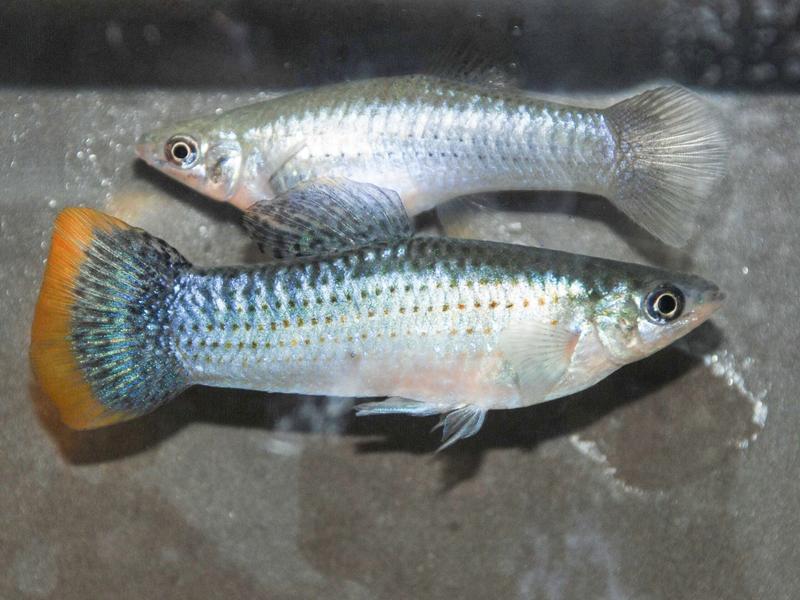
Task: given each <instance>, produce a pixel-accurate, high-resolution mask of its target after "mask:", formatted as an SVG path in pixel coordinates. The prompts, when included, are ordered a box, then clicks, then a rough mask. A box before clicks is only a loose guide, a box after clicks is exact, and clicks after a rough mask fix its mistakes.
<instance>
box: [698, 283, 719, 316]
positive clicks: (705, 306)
mask: <svg viewBox="0 0 800 600" xmlns="http://www.w3.org/2000/svg"><path fill="white" fill-rule="evenodd" d="M725 297H726V294H725V292H723V291H722V290H721V289H719V288H718V287H717V286H712V287H710V288H709V289H708V290H706V291H704V292H703V294H702V296H701V297H700V301H699V302H698V303H697V308H695V310H694V320H695V321H700V322H702V321H705V320H707V319H708V318H709V317H711V315H712V314H714V313H715V312H717V311H718V310H719V309H720V308H721V307H722V304H723V303H724V302H725Z"/></svg>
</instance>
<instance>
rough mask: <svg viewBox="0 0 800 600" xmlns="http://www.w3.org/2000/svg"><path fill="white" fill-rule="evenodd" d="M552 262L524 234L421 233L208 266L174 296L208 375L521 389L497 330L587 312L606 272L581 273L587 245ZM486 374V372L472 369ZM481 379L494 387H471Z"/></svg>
mask: <svg viewBox="0 0 800 600" xmlns="http://www.w3.org/2000/svg"><path fill="white" fill-rule="evenodd" d="M498 249H501V251H498ZM550 258H552V256H551V257H550ZM544 261H545V256H543V255H540V254H539V253H538V252H537V251H536V250H533V251H531V250H530V249H527V248H523V247H514V246H492V245H490V244H481V243H479V242H464V241H457V240H443V239H435V238H427V239H426V238H421V239H417V240H413V241H410V242H402V243H398V244H394V245H387V246H375V247H371V248H365V249H362V250H358V251H355V252H350V253H347V254H343V255H340V256H336V257H333V258H331V259H325V260H317V261H302V262H297V263H293V264H289V265H280V266H268V267H259V268H248V269H240V270H231V269H212V270H200V271H197V272H195V273H191V274H188V275H187V276H186V279H185V280H184V281H183V282H182V283H181V292H180V293H179V297H178V298H177V299H176V301H175V307H176V312H175V318H174V321H173V327H174V331H175V334H176V336H177V343H176V347H177V348H178V351H179V354H180V356H181V360H182V361H183V362H184V364H185V365H186V367H187V369H189V370H190V371H191V373H192V376H193V378H195V379H196V380H197V381H198V382H203V383H211V384H216V385H234V386H242V387H257V388H264V389H272V390H282V391H289V392H302V393H319V394H331V395H357V396H377V395H387V394H398V393H399V392H401V391H402V392H406V393H413V394H414V395H413V396H412V397H415V398H418V399H426V396H427V399H428V400H432V401H437V402H446V403H448V404H453V403H457V402H465V401H476V402H480V403H491V402H495V401H496V402H498V403H501V404H502V403H503V402H513V401H516V394H517V391H516V388H515V386H513V385H512V383H513V381H512V380H511V379H509V378H508V376H506V379H505V380H504V379H503V373H502V365H501V364H499V363H498V360H497V357H496V347H497V339H498V334H499V333H500V332H501V331H502V330H503V328H504V327H505V326H506V325H507V324H508V323H509V321H510V320H512V319H514V318H522V319H524V318H525V317H526V315H527V316H528V317H529V318H533V316H535V315H541V314H542V313H546V314H548V315H552V318H553V320H557V319H559V318H565V319H569V320H570V322H572V321H582V320H583V319H584V318H585V317H586V316H587V314H588V300H589V298H588V295H589V292H588V289H589V287H590V288H592V289H593V290H594V292H593V293H594V294H598V293H601V291H600V290H601V289H602V287H598V283H599V284H600V285H601V286H602V285H605V283H604V282H594V281H593V282H592V283H591V284H590V285H589V286H588V287H587V286H586V285H585V284H584V282H583V281H582V280H581V279H580V278H576V277H575V276H574V275H572V274H570V272H574V271H575V268H574V267H575V266H576V264H574V263H578V262H580V260H579V259H578V258H577V257H574V258H573V257H567V256H566V255H565V256H564V257H563V259H562V260H561V261H551V264H550V265H549V266H546V265H545V264H543V263H544ZM570 263H573V264H570ZM587 266H588V265H587ZM490 372H492V373H494V376H495V378H496V379H498V381H493V380H492V377H490ZM478 375H480V376H481V378H482V379H485V381H480V382H478V381H472V380H473V379H476V378H477V377H478ZM437 378H440V379H441V382H440V383H439V384H437V383H435V382H434V381H433V380H435V379H437ZM475 386H477V387H478V388H480V390H481V393H482V394H485V395H486V397H480V398H474V397H472V396H474V395H475V392H474V388H475Z"/></svg>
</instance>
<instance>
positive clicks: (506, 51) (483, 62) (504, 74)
mask: <svg viewBox="0 0 800 600" xmlns="http://www.w3.org/2000/svg"><path fill="white" fill-rule="evenodd" d="M517 67H518V63H517V61H516V60H515V59H514V53H513V51H512V49H511V47H510V46H509V45H508V42H507V38H506V36H503V35H501V34H499V33H497V34H493V32H491V31H486V30H483V29H481V30H477V31H474V32H471V33H470V34H469V35H463V36H458V37H455V38H453V39H452V40H451V41H450V42H449V43H448V44H447V45H445V46H444V47H443V48H442V50H441V51H440V52H439V53H438V54H437V57H436V59H434V61H433V62H432V63H431V65H430V68H429V69H428V71H429V73H430V74H431V75H435V76H437V77H441V78H443V79H452V80H455V81H463V82H465V83H472V84H476V85H486V86H490V87H497V88H516V87H519V79H520V77H519V74H518V73H517V71H516V69H517Z"/></svg>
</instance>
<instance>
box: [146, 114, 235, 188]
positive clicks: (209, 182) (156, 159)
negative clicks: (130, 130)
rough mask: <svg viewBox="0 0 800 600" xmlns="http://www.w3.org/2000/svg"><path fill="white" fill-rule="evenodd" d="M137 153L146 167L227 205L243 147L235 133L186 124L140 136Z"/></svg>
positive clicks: (202, 124)
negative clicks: (150, 167)
mask: <svg viewBox="0 0 800 600" xmlns="http://www.w3.org/2000/svg"><path fill="white" fill-rule="evenodd" d="M136 154H137V155H138V156H139V158H141V159H142V160H143V161H145V162H146V163H147V164H148V165H150V166H152V167H154V168H156V169H158V170H159V171H161V172H162V173H164V174H165V175H169V176H170V177H172V178H173V179H176V180H178V181H180V182H181V183H183V184H185V185H187V186H189V187H190V188H192V189H194V190H195V191H198V192H200V193H201V194H203V195H205V196H208V197H209V198H213V199H214V200H219V201H222V202H229V201H230V200H231V198H233V197H234V195H235V193H236V189H237V186H238V182H239V174H240V171H241V166H242V146H241V143H240V142H239V140H238V139H237V136H236V134H235V133H233V132H231V131H230V130H225V129H222V128H219V127H214V126H208V125H204V123H203V121H202V120H198V121H187V122H185V123H180V124H178V125H174V126H171V127H165V128H162V129H156V130H153V131H149V132H147V133H145V134H144V135H142V136H141V137H140V138H139V140H138V141H137V143H136Z"/></svg>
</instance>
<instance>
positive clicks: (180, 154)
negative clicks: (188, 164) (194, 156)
mask: <svg viewBox="0 0 800 600" xmlns="http://www.w3.org/2000/svg"><path fill="white" fill-rule="evenodd" d="M172 156H174V157H175V158H177V159H178V160H183V159H185V158H186V157H187V156H189V146H187V145H186V144H184V143H183V142H178V143H177V144H175V145H174V146H172Z"/></svg>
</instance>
